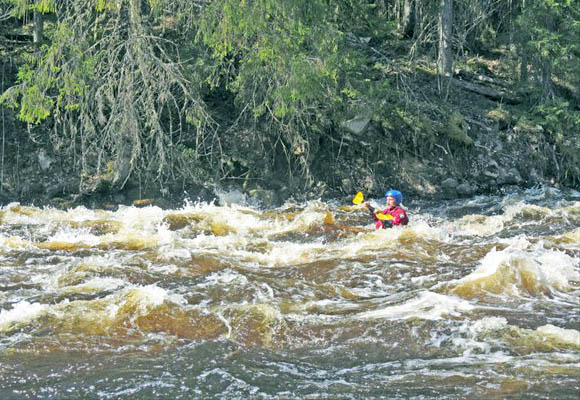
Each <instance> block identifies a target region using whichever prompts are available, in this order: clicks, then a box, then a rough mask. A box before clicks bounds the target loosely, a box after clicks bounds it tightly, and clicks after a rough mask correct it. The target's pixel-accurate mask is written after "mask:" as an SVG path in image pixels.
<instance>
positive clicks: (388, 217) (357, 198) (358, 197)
mask: <svg viewBox="0 0 580 400" xmlns="http://www.w3.org/2000/svg"><path fill="white" fill-rule="evenodd" d="M363 201H365V197H364V196H363V194H362V192H358V193H357V194H356V196H354V198H353V199H352V203H353V204H356V205H359V204H361V203H362V202H363ZM375 215H376V216H377V219H380V220H381V221H391V220H392V219H393V216H392V215H385V214H381V213H376V214H375Z"/></svg>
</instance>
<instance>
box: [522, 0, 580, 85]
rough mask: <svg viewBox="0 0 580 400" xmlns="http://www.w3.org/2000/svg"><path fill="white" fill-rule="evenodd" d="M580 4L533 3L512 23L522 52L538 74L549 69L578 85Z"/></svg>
mask: <svg viewBox="0 0 580 400" xmlns="http://www.w3.org/2000/svg"><path fill="white" fill-rule="evenodd" d="M578 10H580V2H579V1H578V0H535V1H531V2H527V3H526V4H525V6H523V7H522V12H521V15H519V17H518V18H517V20H516V26H517V28H518V36H517V37H518V40H519V41H520V49H521V52H522V53H526V54H527V55H529V56H531V57H530V58H531V60H530V61H531V63H532V64H533V65H535V66H536V67H537V69H538V70H539V71H546V70H549V71H551V72H553V73H554V74H556V75H559V76H561V77H562V78H564V79H568V77H569V78H570V79H572V81H573V83H574V84H575V85H578V84H580V62H579V61H580V60H579V57H580V40H578V38H579V37H580V12H579V11H578Z"/></svg>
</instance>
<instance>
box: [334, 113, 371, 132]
mask: <svg viewBox="0 0 580 400" xmlns="http://www.w3.org/2000/svg"><path fill="white" fill-rule="evenodd" d="M370 122H371V119H370V117H364V116H357V117H354V118H353V119H351V120H348V121H346V122H343V123H342V124H341V126H342V127H343V128H345V129H346V130H348V131H349V132H351V133H353V134H355V135H360V134H362V133H363V132H364V131H365V130H366V129H367V127H368V126H369V123H370Z"/></svg>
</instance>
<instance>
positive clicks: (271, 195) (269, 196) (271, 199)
mask: <svg viewBox="0 0 580 400" xmlns="http://www.w3.org/2000/svg"><path fill="white" fill-rule="evenodd" d="M248 194H249V196H250V199H253V200H258V201H259V202H260V203H262V205H263V206H264V207H266V208H271V207H274V206H275V205H276V203H277V202H278V195H277V194H276V192H275V191H274V190H265V189H252V190H250V191H249V192H248Z"/></svg>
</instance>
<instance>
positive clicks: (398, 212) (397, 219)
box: [370, 206, 409, 229]
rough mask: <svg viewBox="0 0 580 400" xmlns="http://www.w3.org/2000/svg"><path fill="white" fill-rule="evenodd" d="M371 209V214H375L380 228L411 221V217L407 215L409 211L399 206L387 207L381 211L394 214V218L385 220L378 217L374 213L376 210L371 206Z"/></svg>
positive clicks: (374, 216)
mask: <svg viewBox="0 0 580 400" xmlns="http://www.w3.org/2000/svg"><path fill="white" fill-rule="evenodd" d="M370 211H371V215H372V216H373V219H374V220H375V222H376V227H377V229H380V228H382V229H386V228H390V227H392V226H394V225H407V224H408V223H409V217H407V213H406V212H405V210H403V209H402V208H401V207H399V206H395V207H392V208H385V209H384V210H383V211H381V212H380V213H381V214H385V215H392V216H393V219H392V220H391V221H383V220H380V219H378V218H377V216H376V215H375V213H374V211H375V210H374V209H373V208H371V210H370Z"/></svg>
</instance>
